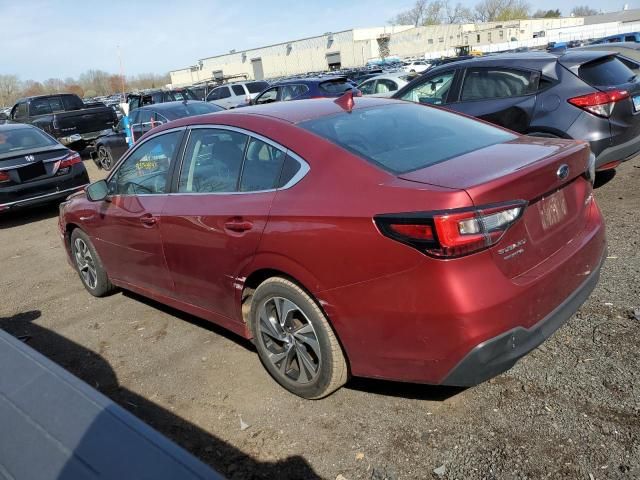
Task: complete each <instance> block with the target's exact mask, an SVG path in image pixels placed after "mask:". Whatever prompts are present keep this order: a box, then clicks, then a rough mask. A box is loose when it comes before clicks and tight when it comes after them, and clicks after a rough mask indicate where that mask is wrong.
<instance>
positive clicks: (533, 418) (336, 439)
mask: <svg viewBox="0 0 640 480" xmlns="http://www.w3.org/2000/svg"><path fill="white" fill-rule="evenodd" d="M89 163H90V162H86V164H87V167H88V168H89V170H90V173H91V176H92V177H93V178H94V179H96V178H98V177H99V175H100V172H98V171H97V170H96V169H95V167H93V165H89ZM599 183H601V184H602V185H600V186H599V188H597V190H596V198H597V201H598V202H599V204H600V206H601V208H602V210H603V211H604V214H605V218H606V220H607V227H608V237H609V256H610V258H609V259H608V260H607V262H606V265H605V267H604V270H603V273H602V277H601V281H600V284H599V286H598V288H597V289H596V291H595V292H594V294H593V295H592V296H591V298H590V299H589V300H588V302H587V303H586V304H585V305H584V306H583V307H582V308H581V310H580V311H579V312H578V313H577V315H575V316H574V317H573V318H572V319H571V320H570V321H569V322H568V324H567V325H565V326H564V327H563V328H562V329H561V330H560V331H558V332H557V333H556V334H555V335H554V336H553V337H552V338H551V339H550V340H549V341H547V342H546V343H545V344H543V346H541V347H540V348H538V349H537V350H535V351H534V352H532V353H531V354H530V355H528V356H527V357H525V358H524V359H523V360H522V361H521V362H520V363H519V364H518V365H516V367H514V368H513V369H512V370H510V371H509V372H507V373H505V374H503V375H500V376H499V377H497V378H495V379H493V380H492V381H490V382H487V383H485V384H483V385H480V386H478V387H475V388H471V389H467V390H460V389H451V388H437V387H432V386H424V385H408V384H401V383H394V382H382V381H372V380H364V379H353V380H352V381H351V382H350V383H349V384H348V385H347V386H346V387H345V388H343V389H341V390H339V391H338V392H336V393H335V394H334V395H332V396H330V397H329V398H326V399H324V400H320V401H305V400H302V399H300V398H297V397H295V396H293V395H291V394H289V393H287V392H286V391H285V390H283V389H282V388H280V387H279V386H278V385H277V384H276V383H275V382H274V381H273V380H272V379H271V378H270V377H269V375H268V374H267V373H266V371H265V370H264V369H263V368H262V366H261V364H260V362H259V360H258V357H257V355H256V354H255V352H254V350H253V348H252V346H251V344H249V343H247V342H245V341H243V340H242V339H239V338H237V337H235V336H233V335H232V334H229V333H226V332H225V331H224V330H222V329H220V328H217V327H216V326H213V325H211V324H208V323H207V322H204V321H201V320H198V319H196V318H194V317H191V316H188V315H185V314H182V313H180V312H176V311H174V310H171V309H169V308H166V307H163V306H162V305H160V304H157V303H155V302H152V301H149V300H145V299H144V298H141V297H138V296H136V295H133V294H129V293H118V294H115V295H113V296H111V297H108V298H106V299H95V298H93V297H91V296H90V295H89V294H88V293H87V292H86V291H85V290H84V288H83V287H82V285H81V284H80V280H79V279H78V278H77V275H76V274H75V272H74V271H73V270H72V269H71V268H70V267H69V266H68V264H67V263H66V260H65V256H64V252H63V249H62V246H61V245H60V241H59V238H58V234H57V229H56V221H57V208H40V209H37V210H30V211H23V212H16V213H13V214H10V215H5V216H4V217H0V245H1V246H0V265H2V267H1V269H0V328H3V329H5V330H8V331H9V332H11V333H13V334H16V335H18V334H19V335H30V336H31V340H30V341H29V344H30V345H31V346H32V347H34V348H35V349H37V350H39V351H40V352H42V353H44V354H45V355H46V356H48V357H49V358H51V359H52V360H54V361H56V362H58V363H60V364H61V365H62V366H64V367H65V368H67V369H68V370H70V371H71V372H72V373H74V374H75V375H77V376H79V377H80V378H82V379H83V380H85V381H86V382H88V383H89V384H90V385H92V386H94V387H95V388H97V389H98V390H100V391H102V392H103V393H105V394H106V395H107V396H109V397H111V398H112V399H114V400H115V401H116V402H118V403H119V404H120V405H122V406H123V407H124V408H126V409H128V410H130V411H131V412H133V413H134V414H135V415H137V416H138V417H140V418H141V419H142V420H144V421H145V422H148V423H149V424H151V425H152V426H154V427H155V428H157V429H158V430H159V431H160V432H162V433H164V434H165V435H167V436H168V437H170V438H172V439H173V440H175V441H176V442H177V443H179V444H180V445H182V446H184V447H185V448H186V449H188V450H189V451H191V452H192V453H194V454H195V455H196V456H197V457H199V458H201V459H202V460H203V461H205V462H206V463H208V464H210V465H211V466H213V467H214V468H215V469H217V470H218V471H219V472H221V473H222V474H224V475H226V476H227V477H229V478H241V479H244V478H273V479H276V478H277V479H287V478H299V479H307V478H309V479H313V478H327V479H335V478H336V477H338V476H339V475H342V476H343V477H344V478H346V479H348V480H354V479H374V480H382V479H389V480H391V479H413V478H419V479H423V478H427V479H429V478H442V479H476V478H478V479H540V478H553V479H556V478H570V479H574V478H575V479H585V480H590V479H592V480H599V479H617V478H625V479H637V478H640V373H639V372H640V368H639V367H640V356H639V354H638V352H639V351H640V335H639V334H640V321H639V320H638V319H635V318H634V315H633V309H640V248H639V245H638V237H639V235H638V234H639V233H640V228H639V227H638V225H640V189H639V188H638V187H639V186H640V159H638V158H636V159H634V160H632V161H629V162H626V163H625V164H623V165H622V166H621V167H619V168H618V170H617V174H616V175H615V177H613V178H610V176H609V177H608V178H606V179H600V180H599ZM241 423H242V426H243V428H241ZM247 425H248V428H246V426H247Z"/></svg>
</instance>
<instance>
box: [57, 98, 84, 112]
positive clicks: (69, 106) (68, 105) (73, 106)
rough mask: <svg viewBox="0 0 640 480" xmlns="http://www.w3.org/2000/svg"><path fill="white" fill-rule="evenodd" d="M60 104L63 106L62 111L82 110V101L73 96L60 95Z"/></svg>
mask: <svg viewBox="0 0 640 480" xmlns="http://www.w3.org/2000/svg"><path fill="white" fill-rule="evenodd" d="M62 104H63V105H64V110H81V109H83V108H84V103H82V100H80V98H78V97H76V96H75V95H62Z"/></svg>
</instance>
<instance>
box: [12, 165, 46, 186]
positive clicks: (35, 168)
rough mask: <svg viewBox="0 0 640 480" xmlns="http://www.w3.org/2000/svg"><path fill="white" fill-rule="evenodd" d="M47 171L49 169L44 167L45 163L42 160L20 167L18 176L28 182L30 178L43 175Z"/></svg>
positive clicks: (22, 180)
mask: <svg viewBox="0 0 640 480" xmlns="http://www.w3.org/2000/svg"><path fill="white" fill-rule="evenodd" d="M46 173H47V170H46V169H45V168H44V163H42V162H38V163H33V164H31V165H27V166H26V167H22V168H19V169H18V176H19V177H20V181H21V182H26V181H28V180H32V179H34V178H37V177H41V176H42V175H44V174H46Z"/></svg>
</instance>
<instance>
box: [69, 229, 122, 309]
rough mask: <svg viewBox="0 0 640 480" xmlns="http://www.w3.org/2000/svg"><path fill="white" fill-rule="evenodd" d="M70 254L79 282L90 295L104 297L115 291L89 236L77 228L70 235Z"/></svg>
mask: <svg viewBox="0 0 640 480" xmlns="http://www.w3.org/2000/svg"><path fill="white" fill-rule="evenodd" d="M71 254H72V255H73V259H74V262H75V265H76V270H77V271H78V275H79V276H80V280H82V284H83V285H84V288H86V289H87V291H88V292H89V293H90V294H91V295H93V296H94V297H104V296H105V295H108V294H109V293H111V292H113V291H114V290H115V287H114V286H113V284H112V283H111V282H110V281H109V277H108V276H107V272H106V270H105V269H104V267H103V265H102V261H101V260H100V257H99V256H98V252H96V250H95V248H94V247H93V244H92V243H91V240H89V236H88V235H87V234H86V233H84V232H83V231H82V230H80V229H79V228H76V229H75V230H74V231H73V233H72V234H71Z"/></svg>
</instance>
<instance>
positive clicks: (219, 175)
mask: <svg viewBox="0 0 640 480" xmlns="http://www.w3.org/2000/svg"><path fill="white" fill-rule="evenodd" d="M248 139H249V137H248V136H247V135H244V134H242V133H238V132H232V131H229V130H221V129H215V128H202V129H195V130H192V131H191V135H190V137H189V143H188V144H187V149H186V151H185V154H184V163H183V165H182V170H181V172H180V180H179V182H178V192H180V193H224V192H235V191H237V190H238V180H239V177H240V170H241V167H242V159H243V157H244V151H245V147H246V144H247V141H248Z"/></svg>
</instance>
